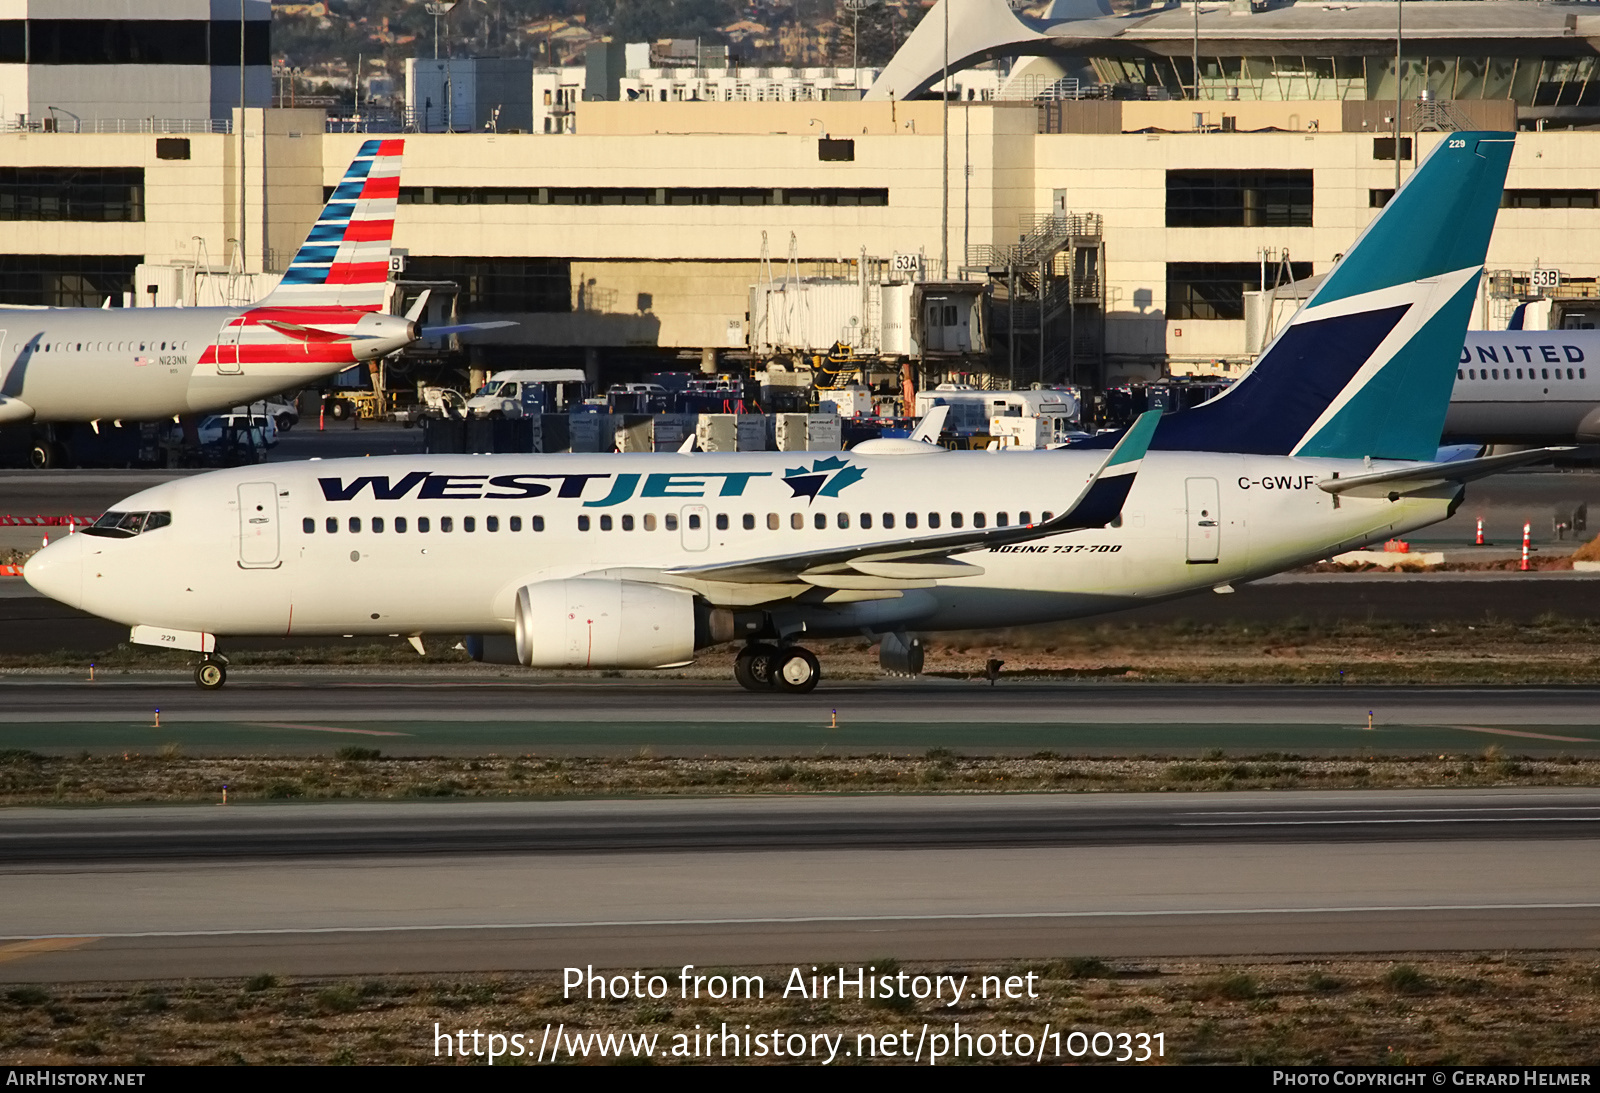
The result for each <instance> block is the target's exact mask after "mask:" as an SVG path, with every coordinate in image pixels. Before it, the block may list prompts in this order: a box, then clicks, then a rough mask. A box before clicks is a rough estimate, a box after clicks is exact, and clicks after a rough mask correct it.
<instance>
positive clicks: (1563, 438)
mask: <svg viewBox="0 0 1600 1093" xmlns="http://www.w3.org/2000/svg"><path fill="white" fill-rule="evenodd" d="M1443 439H1444V440H1445V442H1447V443H1467V442H1478V443H1484V444H1496V443H1501V444H1571V443H1573V442H1583V443H1593V442H1594V441H1597V440H1600V331H1594V330H1469V331H1467V337H1466V344H1465V345H1464V347H1463V348H1462V350H1461V358H1460V363H1459V365H1458V366H1457V370H1456V383H1455V388H1454V389H1453V390H1452V391H1451V393H1450V409H1449V412H1448V413H1446V415H1445V419H1444V438H1443Z"/></svg>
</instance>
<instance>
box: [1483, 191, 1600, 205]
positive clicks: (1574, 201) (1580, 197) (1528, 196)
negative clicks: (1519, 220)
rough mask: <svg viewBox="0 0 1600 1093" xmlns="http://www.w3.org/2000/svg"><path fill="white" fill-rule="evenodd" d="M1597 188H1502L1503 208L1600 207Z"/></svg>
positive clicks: (1599, 192)
mask: <svg viewBox="0 0 1600 1093" xmlns="http://www.w3.org/2000/svg"><path fill="white" fill-rule="evenodd" d="M1597 196H1600V191H1597V190H1502V191H1501V193H1500V207H1501V208H1502V209H1593V208H1600V200H1597Z"/></svg>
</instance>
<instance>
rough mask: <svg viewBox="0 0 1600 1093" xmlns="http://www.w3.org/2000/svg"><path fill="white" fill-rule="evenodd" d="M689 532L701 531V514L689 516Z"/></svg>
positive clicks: (694, 513) (692, 513) (696, 513)
mask: <svg viewBox="0 0 1600 1093" xmlns="http://www.w3.org/2000/svg"><path fill="white" fill-rule="evenodd" d="M689 530H690V531H699V530H700V514H699V513H698V512H691V513H690V514H689Z"/></svg>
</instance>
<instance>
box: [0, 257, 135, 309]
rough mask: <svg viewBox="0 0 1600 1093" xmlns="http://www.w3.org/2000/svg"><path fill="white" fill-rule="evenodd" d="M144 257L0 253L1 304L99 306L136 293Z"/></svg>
mask: <svg viewBox="0 0 1600 1093" xmlns="http://www.w3.org/2000/svg"><path fill="white" fill-rule="evenodd" d="M143 261H144V258H143V256H141V255H136V254H134V255H116V254H109V255H89V254H0V304H34V305H38V306H44V307H99V306H100V305H101V304H103V303H105V300H106V297H108V296H109V297H111V298H112V299H113V300H121V299H122V294H123V293H124V292H132V291H133V275H134V270H135V269H136V268H137V267H138V265H139V263H140V262H143Z"/></svg>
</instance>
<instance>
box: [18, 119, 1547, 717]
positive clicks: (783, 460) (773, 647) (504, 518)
mask: <svg viewBox="0 0 1600 1093" xmlns="http://www.w3.org/2000/svg"><path fill="white" fill-rule="evenodd" d="M1513 140H1514V135H1513V134H1510V133H1456V134H1451V135H1450V136H1449V138H1448V139H1447V140H1445V141H1444V142H1442V143H1441V144H1440V145H1439V146H1438V148H1437V149H1436V150H1435V151H1434V152H1433V153H1432V154H1431V156H1430V157H1429V158H1428V160H1427V161H1426V162H1425V163H1424V164H1423V165H1422V166H1421V167H1420V168H1419V169H1418V170H1417V171H1416V173H1415V174H1413V175H1412V176H1411V178H1410V179H1408V180H1407V181H1406V183H1405V186H1404V188H1403V189H1402V190H1401V191H1400V194H1399V195H1398V197H1397V198H1396V199H1395V200H1394V201H1392V202H1390V204H1389V207H1388V208H1387V209H1385V210H1384V212H1383V213H1382V214H1381V215H1380V216H1379V217H1378V219H1377V220H1375V221H1374V222H1373V223H1372V225H1370V226H1369V227H1368V228H1367V230H1366V231H1365V232H1364V233H1363V234H1362V236H1361V238H1360V239H1359V240H1358V241H1357V243H1356V245H1355V246H1354V247H1353V248H1352V249H1351V250H1350V251H1349V252H1348V253H1347V254H1346V255H1345V257H1344V258H1343V260H1342V261H1341V262H1340V264H1339V265H1338V266H1336V267H1335V268H1334V270H1333V271H1332V273H1331V274H1330V275H1329V276H1328V277H1327V278H1326V279H1324V281H1323V283H1322V284H1321V285H1320V286H1319V287H1318V289H1317V290H1316V292H1315V293H1314V294H1313V295H1312V297H1311V298H1310V300H1309V301H1308V302H1307V304H1306V306H1305V307H1304V308H1302V309H1301V311H1300V312H1299V313H1298V314H1297V315H1296V316H1295V317H1294V319H1293V320H1292V321H1291V322H1290V323H1289V325H1288V326H1286V327H1285V328H1284V330H1283V331H1282V332H1281V333H1280V334H1279V335H1278V337H1277V339H1276V340H1275V341H1274V343H1273V344H1272V346H1271V347H1269V349H1268V350H1267V352H1266V353H1265V354H1263V356H1262V357H1261V359H1260V361H1259V362H1258V363H1257V365H1256V366H1255V368H1254V369H1253V370H1252V371H1250V372H1249V373H1248V374H1247V375H1245V376H1244V377H1243V378H1242V379H1240V380H1239V382H1238V383H1236V384H1234V385H1233V386H1232V387H1231V388H1230V389H1229V390H1228V391H1227V392H1226V393H1225V394H1224V395H1222V396H1220V397H1219V398H1216V399H1214V400H1212V401H1211V402H1209V403H1206V404H1204V405H1202V406H1199V407H1196V408H1195V409H1193V410H1190V411H1188V412H1187V413H1183V414H1177V415H1173V416H1171V417H1168V418H1165V419H1161V418H1159V417H1158V416H1157V415H1155V414H1147V415H1145V416H1143V417H1141V418H1140V419H1139V420H1138V421H1137V422H1135V424H1134V425H1133V426H1132V427H1131V428H1130V429H1129V430H1128V431H1127V432H1126V433H1124V434H1123V435H1122V436H1120V437H1118V438H1108V439H1107V444H1108V445H1111V444H1114V446H1113V447H1112V448H1111V450H1110V451H1109V452H1106V451H1102V450H1094V449H1093V448H1087V449H1086V448H1082V447H1073V448H1066V449H1060V450H1055V451H1038V452H1031V451H1030V452H1020V451H1013V452H982V451H979V452H952V451H945V450H944V449H942V448H939V447H937V446H936V445H933V444H929V443H923V442H920V441H917V440H914V439H908V440H877V441H869V442H866V443H864V444H861V445H858V446H857V447H855V448H854V449H852V450H851V451H849V452H845V453H838V454H819V453H815V452H810V453H782V452H774V453H743V452H741V453H683V454H677V455H667V454H660V455H657V454H640V455H495V456H432V457H429V456H416V457H413V456H392V457H385V458H380V459H359V460H327V461H311V462H307V463H298V464H279V465H274V466H271V467H250V468H243V469H238V470H229V471H217V472H214V473H211V474H206V475H200V476H197V477H194V478H188V479H184V480H180V481H174V482H168V483H165V484H162V485H159V486H156V487H154V488H151V489H149V490H145V491H143V492H141V493H137V494H135V495H133V496H132V497H129V498H127V499H126V500H124V501H123V502H122V503H120V504H118V505H116V506H114V511H111V512H108V513H106V514H105V516H104V517H103V518H102V519H101V520H100V521H99V522H98V523H97V524H95V525H94V526H93V527H91V528H89V529H87V530H86V531H85V532H84V533H82V534H78V535H73V536H69V537H66V538H62V539H58V540H56V541H55V542H53V543H51V544H50V545H49V546H48V547H46V548H44V549H43V550H41V551H40V552H39V553H37V554H35V555H34V556H33V558H32V559H30V560H29V562H28V563H27V566H26V568H25V570H24V576H25V577H26V578H27V580H28V582H29V583H30V584H32V585H33V586H34V587H35V588H36V589H38V590H39V591H41V592H43V593H45V594H46V595H49V596H52V597H54V598H56V599H58V600H61V601H62V602H65V603H68V604H71V605H73V606H76V607H80V608H82V609H84V610H86V611H91V612H93V613H95V614H97V615H101V616H104V617H106V618H110V619H115V620H117V621H119V622H122V623H124V624H127V625H128V626H130V627H131V628H132V630H131V640H132V641H134V642H138V643H144V644H151V645H158V646H164V647H167V648H177V649H187V650H192V651H194V652H197V653H199V654H200V655H201V657H202V658H203V659H202V660H201V662H200V664H199V667H198V668H197V669H196V673H195V678H196V682H198V683H199V684H200V685H201V686H202V687H215V686H219V685H221V684H222V683H223V681H224V680H225V679H226V666H225V661H224V660H223V659H222V657H221V656H219V654H218V640H219V636H224V637H225V636H230V635H245V634H252V635H259V634H274V635H291V636H292V635H299V634H372V635H380V634H389V635H405V636H407V637H409V638H411V639H412V641H413V644H415V645H416V646H417V647H418V649H419V651H420V650H421V648H422V647H423V645H422V638H423V636H425V635H457V634H466V635H471V636H470V637H469V638H468V647H469V649H470V650H471V651H472V652H473V654H474V655H475V656H477V657H480V658H482V659H486V660H491V661H499V662H508V663H520V664H523V665H527V666H530V667H538V668H580V669H582V668H591V669H596V668H653V667H672V666H677V665H682V664H686V663H688V662H689V661H690V660H691V659H692V658H693V657H694V656H695V654H696V651H697V650H699V649H702V648H706V647H709V646H712V645H716V644H722V643H730V642H732V643H738V644H739V646H740V647H739V650H738V652H737V655H736V656H735V657H734V658H733V673H734V676H735V678H736V679H737V680H738V682H739V683H740V684H741V685H742V686H744V687H745V688H747V689H749V690H752V691H766V690H776V691H782V692H789V693H804V692H807V691H809V690H811V689H812V688H814V687H815V686H816V685H817V681H818V680H819V678H820V677H821V669H820V667H819V665H818V663H817V658H816V657H815V656H814V655H813V654H812V653H811V652H809V651H808V650H807V649H805V648H804V647H803V646H802V644H801V642H802V641H804V640H805V639H806V638H807V637H828V636H850V635H873V636H879V635H881V636H882V646H881V652H880V661H881V662H882V663H883V664H884V665H885V667H887V668H890V669H892V670H897V671H902V672H907V671H909V672H915V671H917V670H919V669H920V666H921V663H920V662H921V648H920V645H919V644H918V643H917V641H916V639H915V638H913V637H912V635H913V634H916V633H918V632H927V631H937V630H945V629H955V628H967V627H989V626H1002V625H1003V626H1010V625H1017V624H1022V623H1031V622H1042V621H1046V620H1054V619H1065V618H1072V617H1078V616H1084V615H1093V614H1098V613H1101V612H1106V611H1113V610H1117V609H1119V608H1124V607H1130V606H1135V605H1139V604H1143V603H1148V602H1150V601H1152V600H1157V599H1161V598H1165V597H1172V596H1178V595H1182V594H1185V593H1190V592H1195V591H1200V590H1205V589H1216V590H1218V591H1228V590H1230V587H1231V585H1232V583H1233V582H1236V581H1242V580H1249V579H1252V578H1255V577H1260V576H1263V575H1266V574H1269V573H1273V572H1276V571H1279V570H1283V569H1287V568H1290V567H1292V566H1296V565H1301V564H1304V563H1306V562H1309V561H1313V560H1315V559H1318V558H1323V557H1326V556H1327V555H1328V554H1330V553H1332V552H1335V551H1340V550H1346V549H1349V548H1352V547H1356V546H1361V545H1363V544H1366V543H1370V542H1373V541H1376V540H1382V539H1386V538H1389V537H1391V536H1394V535H1397V534H1401V533H1404V532H1408V531H1411V530H1413V529H1415V528H1419V527H1423V526H1425V525H1428V524H1431V523H1434V522H1436V521H1439V520H1442V519H1445V518H1446V517H1448V516H1449V515H1450V514H1451V513H1452V512H1454V511H1455V509H1456V506H1458V505H1459V504H1460V503H1461V500H1462V497H1463V493H1464V488H1463V485H1462V483H1463V482H1465V481H1467V480H1469V479H1471V478H1474V477H1478V476H1481V475H1483V474H1487V473H1491V472H1492V471H1495V470H1498V469H1501V468H1504V467H1508V466H1514V465H1517V464H1519V463H1523V462H1531V461H1532V460H1534V459H1537V458H1539V457H1540V456H1541V455H1542V454H1543V453H1538V452H1535V453H1517V454H1514V455H1510V456H1496V457H1490V458H1487V459H1476V460H1468V461H1463V462H1457V463H1436V462H1431V460H1432V458H1433V455H1434V453H1435V451H1436V449H1437V448H1438V441H1439V433H1440V426H1441V424H1442V423H1443V420H1444V414H1445V407H1446V405H1447V403H1448V401H1449V398H1450V388H1451V384H1452V383H1453V382H1454V380H1455V368H1456V356H1457V347H1458V346H1460V345H1461V336H1462V333H1463V332H1464V330H1465V328H1466V323H1467V318H1468V315H1469V313H1470V311H1471V308H1472V305H1473V301H1474V299H1475V295H1476V292H1477V285H1478V278H1479V274H1480V271H1481V267H1482V264H1483V259H1484V253H1485V250H1486V248H1487V245H1488V240H1489V233H1490V231H1491V229H1492V227H1493V225H1494V218H1495V212H1496V209H1497V208H1498V206H1499V201H1500V190H1501V186H1502V184H1503V183H1504V179H1505V171H1506V165H1507V163H1508V161H1509V159H1510V155H1511V148H1512V142H1513Z"/></svg>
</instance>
